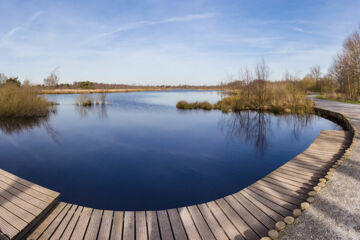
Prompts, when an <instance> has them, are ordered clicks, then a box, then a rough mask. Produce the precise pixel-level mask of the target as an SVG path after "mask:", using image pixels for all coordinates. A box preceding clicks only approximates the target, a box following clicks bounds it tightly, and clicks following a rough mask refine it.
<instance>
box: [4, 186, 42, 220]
mask: <svg viewBox="0 0 360 240" xmlns="http://www.w3.org/2000/svg"><path fill="white" fill-rule="evenodd" d="M0 190H1V192H0V195H1V196H2V197H4V198H6V199H8V200H9V201H12V202H13V203H14V204H19V206H23V207H24V208H25V209H27V210H28V211H29V212H30V213H32V214H34V215H38V214H40V213H41V212H42V209H45V208H47V206H48V205H49V204H48V203H46V202H43V201H41V200H39V199H36V198H33V197H31V196H30V195H28V194H26V193H24V192H21V191H19V190H17V189H16V188H13V187H12V186H9V185H7V184H6V183H4V182H2V181H0Z"/></svg>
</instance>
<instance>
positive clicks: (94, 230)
mask: <svg viewBox="0 0 360 240" xmlns="http://www.w3.org/2000/svg"><path fill="white" fill-rule="evenodd" d="M102 214H103V210H99V209H94V210H93V212H92V214H91V216H90V222H89V225H88V227H87V230H86V233H85V238H84V239H85V240H95V239H96V237H97V234H98V232H99V227H100V223H101V217H102Z"/></svg>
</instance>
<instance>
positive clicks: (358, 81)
mask: <svg viewBox="0 0 360 240" xmlns="http://www.w3.org/2000/svg"><path fill="white" fill-rule="evenodd" d="M329 73H330V75H331V78H332V79H334V80H335V81H336V82H337V84H338V86H339V90H340V91H341V92H344V93H345V94H346V95H347V97H348V98H349V99H356V98H357V97H358V96H359V95H360V26H359V29H358V30H357V31H355V32H354V33H353V34H351V35H350V36H349V37H348V38H347V39H346V40H345V42H344V44H343V49H342V52H341V53H340V54H338V56H337V57H336V58H335V59H334V62H333V64H332V66H331V68H330V71H329Z"/></svg>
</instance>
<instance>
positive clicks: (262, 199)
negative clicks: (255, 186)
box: [242, 188, 292, 221]
mask: <svg viewBox="0 0 360 240" xmlns="http://www.w3.org/2000/svg"><path fill="white" fill-rule="evenodd" d="M242 192H243V193H244V194H245V193H247V194H248V195H249V196H251V197H252V198H254V199H256V200H257V201H258V202H260V203H261V204H263V205H264V206H266V207H267V208H269V209H271V210H272V211H274V212H276V213H277V214H278V215H281V216H282V218H281V220H282V219H284V217H286V216H291V214H292V210H289V209H287V208H284V207H283V206H280V205H279V204H276V203H274V202H272V201H271V200H269V199H267V198H265V197H264V195H265V194H264V195H261V194H259V193H256V192H254V191H251V189H249V188H246V189H244V190H243V191H242ZM249 199H250V198H249ZM257 205H258V204H257ZM269 216H273V215H269ZM273 219H275V218H273ZM275 220H276V219H275ZM277 221H278V220H277Z"/></svg>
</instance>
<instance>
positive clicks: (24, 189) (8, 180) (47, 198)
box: [0, 177, 54, 203]
mask: <svg viewBox="0 0 360 240" xmlns="http://www.w3.org/2000/svg"><path fill="white" fill-rule="evenodd" d="M0 180H1V181H3V182H5V183H6V184H8V185H11V186H12V187H14V188H16V189H18V190H20V191H21V192H24V193H27V194H29V195H31V196H33V197H34V198H37V199H40V200H42V201H44V202H47V203H51V202H52V201H54V198H53V197H50V196H48V195H45V194H44V193H41V192H39V191H36V190H34V189H32V188H29V187H28V186H25V185H22V184H21V183H18V182H16V181H15V180H13V179H11V178H7V177H1V178H0Z"/></svg>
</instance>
